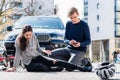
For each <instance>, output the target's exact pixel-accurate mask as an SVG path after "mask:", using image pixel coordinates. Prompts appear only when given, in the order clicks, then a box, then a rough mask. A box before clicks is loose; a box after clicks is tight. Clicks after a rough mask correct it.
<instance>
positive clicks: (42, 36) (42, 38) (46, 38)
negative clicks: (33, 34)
mask: <svg viewBox="0 0 120 80" xmlns="http://www.w3.org/2000/svg"><path fill="white" fill-rule="evenodd" d="M37 39H38V41H39V42H48V41H49V40H50V39H51V38H50V35H47V34H39V35H37Z"/></svg>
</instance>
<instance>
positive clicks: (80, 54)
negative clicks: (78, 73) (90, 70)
mask: <svg viewBox="0 0 120 80" xmlns="http://www.w3.org/2000/svg"><path fill="white" fill-rule="evenodd" d="M68 17H69V18H70V21H68V22H67V23H66V30H65V43H67V44H68V46H67V47H65V48H60V49H55V50H53V51H52V52H51V57H54V58H58V59H63V60H66V61H68V60H69V59H70V57H71V54H75V56H74V57H73V59H72V60H71V61H70V62H71V63H73V64H76V65H81V60H82V59H83V58H84V57H85V53H86V49H87V46H88V45H89V44H90V43H91V37H90V31H89V27H88V25H87V23H86V22H84V21H83V20H80V18H79V13H78V10H77V8H75V7H72V8H70V10H69V12H68Z"/></svg>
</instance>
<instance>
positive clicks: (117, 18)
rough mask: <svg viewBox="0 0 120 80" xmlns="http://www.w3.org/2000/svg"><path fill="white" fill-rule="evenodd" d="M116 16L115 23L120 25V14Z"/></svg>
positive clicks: (117, 13)
mask: <svg viewBox="0 0 120 80" xmlns="http://www.w3.org/2000/svg"><path fill="white" fill-rule="evenodd" d="M115 15H116V16H115V23H120V12H116V13H115Z"/></svg>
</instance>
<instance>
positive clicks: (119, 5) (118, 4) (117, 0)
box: [115, 0, 120, 11]
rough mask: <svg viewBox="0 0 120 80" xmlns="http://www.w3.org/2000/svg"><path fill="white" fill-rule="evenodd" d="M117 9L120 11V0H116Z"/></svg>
mask: <svg viewBox="0 0 120 80" xmlns="http://www.w3.org/2000/svg"><path fill="white" fill-rule="evenodd" d="M115 5H116V11H120V0H116V4H115Z"/></svg>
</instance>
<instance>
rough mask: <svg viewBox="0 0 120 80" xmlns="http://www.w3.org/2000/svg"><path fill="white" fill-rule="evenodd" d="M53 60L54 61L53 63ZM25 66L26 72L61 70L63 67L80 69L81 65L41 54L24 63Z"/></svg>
mask: <svg viewBox="0 0 120 80" xmlns="http://www.w3.org/2000/svg"><path fill="white" fill-rule="evenodd" d="M53 61H55V63H54V62H53ZM25 67H26V69H27V71H28V72H50V71H62V70H63V68H67V69H72V70H73V69H78V70H81V67H80V66H78V65H74V64H71V63H68V62H67V61H63V60H55V59H52V58H49V57H46V56H41V55H40V56H38V57H36V58H35V59H32V61H31V63H30V64H29V65H25ZM57 67H58V68H57Z"/></svg>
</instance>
